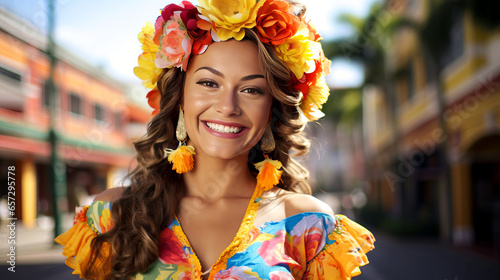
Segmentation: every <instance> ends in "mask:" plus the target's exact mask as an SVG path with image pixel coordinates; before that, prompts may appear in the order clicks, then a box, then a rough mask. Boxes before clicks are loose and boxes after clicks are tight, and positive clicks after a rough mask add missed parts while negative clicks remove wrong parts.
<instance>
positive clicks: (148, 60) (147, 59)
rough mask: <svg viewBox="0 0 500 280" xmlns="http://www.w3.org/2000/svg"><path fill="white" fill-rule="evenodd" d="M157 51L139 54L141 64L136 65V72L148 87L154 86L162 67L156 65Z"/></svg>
mask: <svg viewBox="0 0 500 280" xmlns="http://www.w3.org/2000/svg"><path fill="white" fill-rule="evenodd" d="M155 58H156V54H155V53H148V52H143V53H142V54H141V55H140V56H139V66H138V67H134V74H135V75H136V76H137V77H139V79H141V80H142V84H143V85H144V86H145V87H146V88H151V89H152V88H154V87H155V86H156V82H157V81H158V76H159V75H160V74H161V71H162V69H160V68H158V67H156V66H155Z"/></svg>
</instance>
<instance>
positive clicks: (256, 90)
mask: <svg viewBox="0 0 500 280" xmlns="http://www.w3.org/2000/svg"><path fill="white" fill-rule="evenodd" d="M241 91H242V92H246V93H250V94H264V92H263V91H262V90H261V89H260V88H256V87H249V88H244V89H243V90H241Z"/></svg>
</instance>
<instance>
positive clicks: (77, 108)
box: [69, 92, 83, 115]
mask: <svg viewBox="0 0 500 280" xmlns="http://www.w3.org/2000/svg"><path fill="white" fill-rule="evenodd" d="M69 111H70V112H71V113H73V114H78V115H82V113H83V110H82V99H81V98H80V96H78V95H77V94H75V93H73V92H72V93H70V94H69Z"/></svg>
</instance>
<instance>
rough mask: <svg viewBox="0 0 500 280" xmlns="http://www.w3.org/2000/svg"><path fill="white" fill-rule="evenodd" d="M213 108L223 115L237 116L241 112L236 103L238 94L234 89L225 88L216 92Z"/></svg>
mask: <svg viewBox="0 0 500 280" xmlns="http://www.w3.org/2000/svg"><path fill="white" fill-rule="evenodd" d="M214 107H215V110H216V111H217V112H219V113H221V114H222V115H224V116H237V115H239V114H241V108H240V106H239V104H238V94H237V92H236V91H235V90H232V89H227V90H224V91H223V92H221V93H220V94H218V96H217V101H216V103H215V105H214Z"/></svg>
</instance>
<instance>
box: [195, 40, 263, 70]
mask: <svg viewBox="0 0 500 280" xmlns="http://www.w3.org/2000/svg"><path fill="white" fill-rule="evenodd" d="M207 66H208V67H212V68H215V69H217V70H218V71H220V72H222V73H223V74H238V73H239V74H242V75H245V74H248V73H251V74H262V73H263V72H262V68H261V66H260V62H259V55H258V48H257V45H256V44H255V43H253V42H251V41H247V40H245V41H236V40H228V41H224V42H216V43H212V44H211V45H210V46H209V47H208V49H207V50H206V51H205V52H204V53H203V54H200V55H195V56H193V57H192V58H191V61H190V62H189V65H188V71H187V72H188V73H189V72H191V73H192V72H194V71H196V69H198V68H199V67H207Z"/></svg>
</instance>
